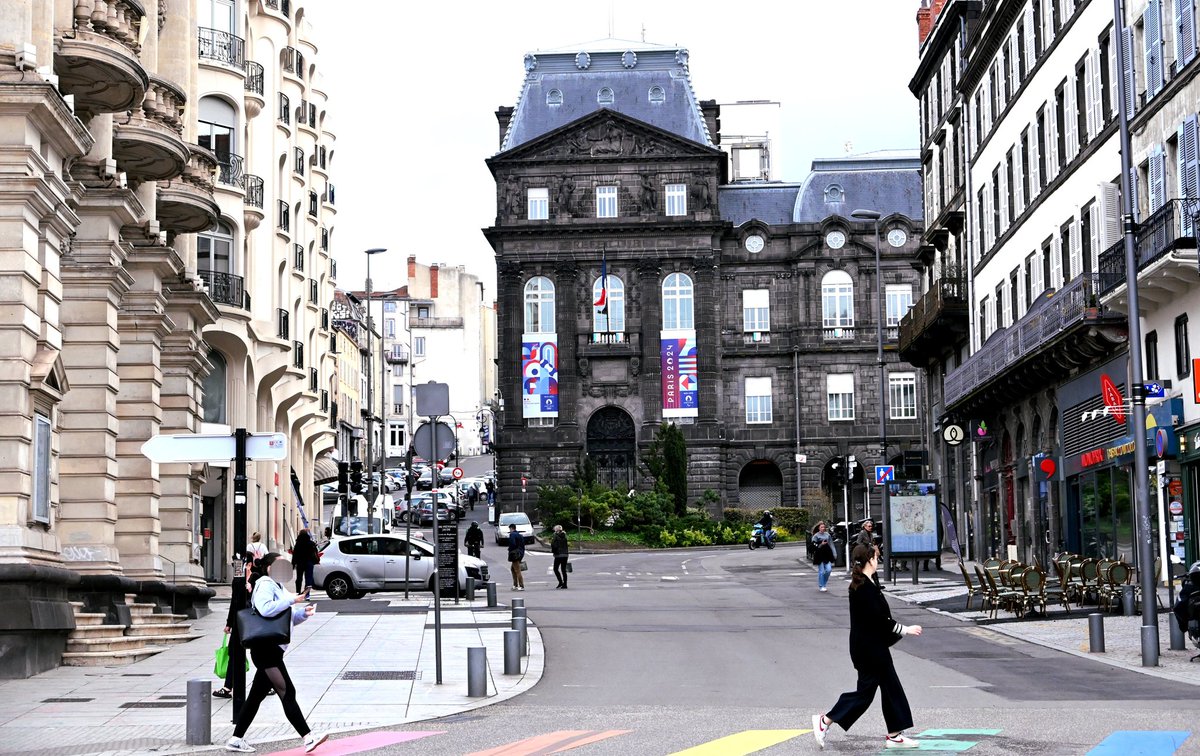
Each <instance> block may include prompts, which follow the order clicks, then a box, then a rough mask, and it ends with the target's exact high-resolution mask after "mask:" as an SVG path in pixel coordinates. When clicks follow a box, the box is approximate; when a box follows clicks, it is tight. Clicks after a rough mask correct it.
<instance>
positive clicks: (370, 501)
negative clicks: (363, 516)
mask: <svg viewBox="0 0 1200 756" xmlns="http://www.w3.org/2000/svg"><path fill="white" fill-rule="evenodd" d="M382 252H387V250H386V249H384V248H382V247H372V248H371V249H368V250H367V251H366V255H367V317H366V324H365V327H366V331H367V532H368V533H370V532H371V522H372V520H374V518H373V517H372V515H373V514H374V509H375V491H374V488H375V476H374V475H372V473H371V467H372V466H373V465H374V464H375V456H374V448H373V444H372V443H371V437H372V436H373V435H374V433H375V422H374V415H375V379H374V378H372V377H371V374H372V373H374V372H375V371H374V370H373V366H374V364H375V363H374V362H373V360H374V359H375V357H374V349H373V346H372V344H371V258H372V257H373V256H374V255H378V254H380V253H382ZM379 333H380V335H381V338H382V334H383V331H380V332H379ZM379 350H380V351H383V345H382V344H380V346H379ZM380 358H381V359H382V358H383V355H380ZM380 441H382V439H380ZM379 482H380V484H381V485H382V483H383V474H382V471H381V472H380V479H379Z"/></svg>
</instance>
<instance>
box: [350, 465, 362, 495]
mask: <svg viewBox="0 0 1200 756" xmlns="http://www.w3.org/2000/svg"><path fill="white" fill-rule="evenodd" d="M350 490H351V491H353V492H354V493H356V494H360V493H364V492H365V489H364V487H363V463H362V462H351V463H350Z"/></svg>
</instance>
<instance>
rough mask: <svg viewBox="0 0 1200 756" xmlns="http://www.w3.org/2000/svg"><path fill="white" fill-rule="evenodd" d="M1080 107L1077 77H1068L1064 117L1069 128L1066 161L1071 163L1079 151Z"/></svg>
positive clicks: (1064, 94)
mask: <svg viewBox="0 0 1200 756" xmlns="http://www.w3.org/2000/svg"><path fill="white" fill-rule="evenodd" d="M1079 108H1080V103H1078V102H1075V77H1073V76H1072V77H1070V78H1068V79H1067V91H1066V92H1063V109H1064V110H1065V111H1066V113H1065V115H1064V117H1063V125H1064V126H1066V128H1067V134H1066V136H1067V138H1066V140H1065V144H1066V145H1067V157H1066V160H1064V161H1063V162H1064V163H1070V162H1071V160H1073V159H1074V158H1075V155H1077V154H1078V153H1079V134H1078V133H1077V132H1078V131H1079Z"/></svg>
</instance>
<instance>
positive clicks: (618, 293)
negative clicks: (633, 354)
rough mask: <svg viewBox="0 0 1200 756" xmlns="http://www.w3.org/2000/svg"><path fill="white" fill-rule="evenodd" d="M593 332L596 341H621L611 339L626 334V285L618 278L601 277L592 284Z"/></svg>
mask: <svg viewBox="0 0 1200 756" xmlns="http://www.w3.org/2000/svg"><path fill="white" fill-rule="evenodd" d="M592 332H593V334H594V338H593V340H594V341H595V340H601V341H603V340H605V339H606V338H608V339H609V340H612V341H620V340H621V339H620V338H610V337H611V336H612V334H624V333H625V284H624V283H622V282H621V279H620V278H618V277H616V276H613V275H609V276H601V277H600V278H597V279H596V281H595V283H593V284H592Z"/></svg>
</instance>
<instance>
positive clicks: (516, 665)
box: [504, 630, 521, 675]
mask: <svg viewBox="0 0 1200 756" xmlns="http://www.w3.org/2000/svg"><path fill="white" fill-rule="evenodd" d="M504 674H506V675H519V674H521V631H520V630H505V631H504Z"/></svg>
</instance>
